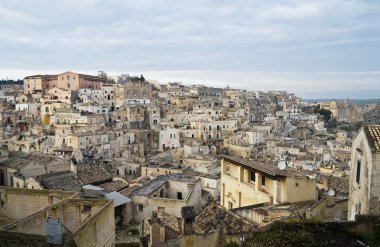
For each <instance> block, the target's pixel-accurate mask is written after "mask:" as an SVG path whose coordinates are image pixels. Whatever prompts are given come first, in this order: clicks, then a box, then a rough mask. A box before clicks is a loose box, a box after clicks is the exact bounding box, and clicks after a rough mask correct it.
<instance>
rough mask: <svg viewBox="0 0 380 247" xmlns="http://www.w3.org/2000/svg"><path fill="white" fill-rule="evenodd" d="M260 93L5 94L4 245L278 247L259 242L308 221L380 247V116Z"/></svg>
mask: <svg viewBox="0 0 380 247" xmlns="http://www.w3.org/2000/svg"><path fill="white" fill-rule="evenodd" d="M252 90H253V91H248V90H241V89H236V88H230V87H229V86H228V85H226V87H224V88H217V87H211V86H205V85H200V84H193V85H185V84H183V83H181V82H167V83H163V82H158V81H157V80H148V79H145V78H144V76H143V75H139V76H132V75H129V74H121V75H108V74H107V73H106V72H104V71H99V72H98V74H97V75H88V74H80V73H76V72H72V71H67V72H64V73H61V74H49V75H47V74H42V75H30V76H27V77H25V78H24V79H23V85H10V84H7V85H2V86H1V89H0V121H1V123H2V124H1V129H0V246H51V244H56V245H60V246H79V247H80V246H143V247H164V246H165V247H190V246H194V247H195V246H209V247H214V246H215V247H217V246H276V244H273V245H270V244H269V241H275V240H271V239H270V238H268V237H265V239H266V241H267V242H266V243H265V242H263V240H262V239H264V237H262V238H260V237H259V236H260V234H269V231H271V229H276V228H273V227H279V224H301V223H300V222H303V223H304V224H318V229H321V228H326V229H329V231H330V230H331V229H333V230H331V231H334V234H324V236H325V237H326V241H334V235H335V236H340V237H339V240H336V239H335V241H337V242H339V243H340V244H342V246H366V245H369V244H370V243H371V242H370V241H376V236H377V237H378V236H379V235H376V233H377V232H376V230H374V229H376V226H377V225H378V224H379V223H380V219H379V216H380V199H379V198H380V180H379V176H380V114H379V112H380V105H379V104H376V103H374V104H364V105H363V104H356V103H354V102H351V101H350V99H348V98H346V99H345V100H343V101H337V100H331V101H316V102H309V101H304V100H303V99H302V98H300V97H298V96H297V95H295V94H293V93H291V92H287V91H274V90H273V91H255V90H254V89H252ZM372 230H373V231H372ZM263 236H267V235H263ZM299 237H300V238H301V237H302V236H301V234H300V236H299ZM293 238H297V237H293ZM327 238H330V239H327ZM377 240H378V241H380V240H379V239H377ZM337 242H335V244H334V242H329V244H330V245H326V246H340V245H339V243H337ZM377 243H378V242H377ZM277 246H283V245H277ZM294 246H296V245H294ZM299 246H317V245H308V244H306V245H299ZM323 246H325V245H323ZM369 246H372V245H369ZM373 246H374V245H373Z"/></svg>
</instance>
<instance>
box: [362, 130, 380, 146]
mask: <svg viewBox="0 0 380 247" xmlns="http://www.w3.org/2000/svg"><path fill="white" fill-rule="evenodd" d="M363 128H364V132H365V134H366V136H367V138H368V141H369V144H370V146H371V148H372V150H373V151H375V152H380V125H367V126H364V127H363Z"/></svg>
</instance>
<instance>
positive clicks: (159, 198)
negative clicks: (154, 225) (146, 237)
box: [130, 174, 201, 222]
mask: <svg viewBox="0 0 380 247" xmlns="http://www.w3.org/2000/svg"><path fill="white" fill-rule="evenodd" d="M130 198H131V199H132V203H133V204H132V206H133V215H134V216H133V217H134V220H135V222H140V221H141V220H143V219H145V218H148V217H149V216H150V215H152V212H153V211H160V210H164V211H166V212H168V213H170V214H173V215H174V216H176V217H181V208H182V207H185V206H194V208H195V211H196V212H198V211H199V209H200V207H201V184H200V181H199V180H198V179H196V178H195V177H193V176H186V175H182V174H170V175H165V176H160V177H157V178H156V179H155V180H153V181H151V182H150V183H149V184H147V185H145V186H143V187H141V188H138V189H137V190H135V191H133V192H132V194H131V195H130Z"/></svg>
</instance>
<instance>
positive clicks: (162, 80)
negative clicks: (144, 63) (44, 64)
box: [0, 69, 380, 101]
mask: <svg viewBox="0 0 380 247" xmlns="http://www.w3.org/2000/svg"><path fill="white" fill-rule="evenodd" d="M66 71H73V72H75V73H83V74H90V75H97V72H98V71H104V72H106V73H107V75H108V76H118V75H120V74H129V75H130V76H140V75H143V76H144V77H145V79H146V80H148V81H149V80H150V81H158V83H159V84H167V83H169V82H179V83H183V84H184V85H188V86H190V85H205V86H208V87H218V88H226V87H227V85H228V86H229V87H230V88H232V89H239V90H247V91H264V92H266V91H271V90H273V91H287V92H288V93H293V94H294V95H296V96H298V97H301V98H302V99H304V100H308V101H310V100H318V101H322V100H344V99H345V98H346V97H348V98H349V99H350V100H380V97H379V96H377V97H366V96H362V97H358V96H356V95H354V97H350V95H347V94H342V93H341V91H343V90H340V95H336V96H334V95H331V96H329V97H326V96H319V97H318V96H312V95H309V96H306V97H305V96H303V93H305V92H302V91H298V92H297V91H292V90H290V89H289V88H276V87H271V88H264V87H263V86H262V84H261V83H245V84H244V85H243V84H242V83H239V82H228V81H224V82H221V81H213V80H212V78H207V80H199V79H193V78H184V79H180V77H179V76H175V77H174V76H173V74H175V73H176V72H173V71H168V72H166V71H159V73H157V76H155V72H148V71H140V72H115V71H111V72H108V71H106V70H101V69H98V70H95V71H81V70H73V69H71V70H70V69H63V70H46V71H44V70H33V71H28V70H9V72H10V73H9V74H8V76H7V77H6V70H4V69H0V80H1V78H3V79H4V80H5V79H6V78H8V79H9V80H23V79H24V78H25V77H26V76H30V75H37V74H59V73H63V72H66ZM165 73H167V76H166V75H165ZM212 73H215V71H214V72H212ZM221 73H222V72H221ZM205 74H207V73H205ZM236 74H238V72H236ZM17 75H22V76H21V77H20V76H17ZM202 77H204V74H203V75H202ZM379 83H380V82H379ZM247 84H248V85H247ZM255 84H256V85H260V86H259V87H253V86H250V85H255ZM331 92H333V91H330V93H331ZM307 93H308V94H313V90H309V91H307ZM317 94H318V93H317ZM375 94H377V95H379V94H378V93H376V91H375ZM351 96H352V95H351Z"/></svg>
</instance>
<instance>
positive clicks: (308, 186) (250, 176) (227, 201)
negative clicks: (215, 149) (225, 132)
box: [220, 155, 317, 209]
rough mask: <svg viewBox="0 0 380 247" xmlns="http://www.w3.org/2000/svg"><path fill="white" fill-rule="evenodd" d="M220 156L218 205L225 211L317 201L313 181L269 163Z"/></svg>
mask: <svg viewBox="0 0 380 247" xmlns="http://www.w3.org/2000/svg"><path fill="white" fill-rule="evenodd" d="M222 157H223V159H222V162H221V166H222V168H221V170H222V172H221V173H222V174H221V199H220V203H221V205H222V206H223V207H225V208H228V209H232V208H238V207H243V206H249V205H253V204H259V203H270V204H277V203H280V202H298V201H310V200H316V199H317V190H316V182H315V179H311V178H309V177H306V176H304V175H302V174H297V173H295V172H292V171H290V170H279V169H278V168H277V166H276V165H274V164H271V163H270V162H268V161H260V160H248V159H242V158H237V157H233V156H227V155H223V156H222Z"/></svg>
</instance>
